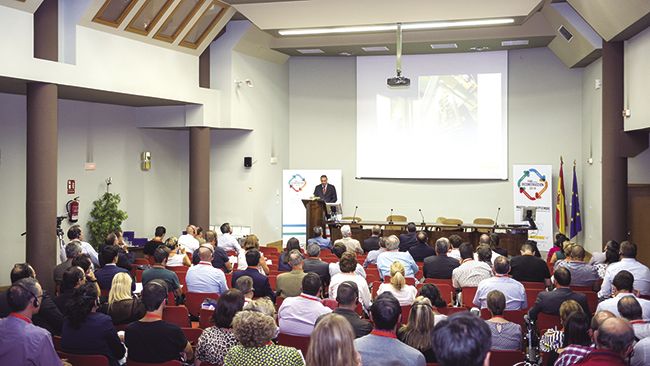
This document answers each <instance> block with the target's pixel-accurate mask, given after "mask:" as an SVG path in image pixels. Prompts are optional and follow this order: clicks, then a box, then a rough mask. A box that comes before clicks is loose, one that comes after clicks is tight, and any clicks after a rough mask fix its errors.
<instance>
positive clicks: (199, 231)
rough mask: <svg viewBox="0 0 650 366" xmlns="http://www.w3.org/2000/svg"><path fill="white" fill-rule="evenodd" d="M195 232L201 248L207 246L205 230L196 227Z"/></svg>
mask: <svg viewBox="0 0 650 366" xmlns="http://www.w3.org/2000/svg"><path fill="white" fill-rule="evenodd" d="M195 229H196V230H194V238H195V239H196V240H198V241H199V246H201V245H203V244H205V237H204V236H203V228H202V227H200V226H198V225H196V226H195Z"/></svg>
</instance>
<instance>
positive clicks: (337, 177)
mask: <svg viewBox="0 0 650 366" xmlns="http://www.w3.org/2000/svg"><path fill="white" fill-rule="evenodd" d="M323 174H325V175H327V181H328V183H329V184H332V185H333V186H334V187H335V188H336V195H337V198H338V202H343V187H342V184H341V171H340V170H322V169H320V170H308V169H288V170H283V171H282V243H283V245H284V244H286V243H287V240H288V239H289V238H291V237H296V238H298V240H300V243H306V242H307V236H311V228H309V229H308V228H306V227H305V218H306V216H305V215H306V213H305V206H304V205H303V204H302V200H303V199H309V198H310V197H312V196H313V194H314V187H316V186H317V185H320V176H321V175H323ZM348 207H349V206H348ZM343 215H344V216H352V212H345V211H344V212H343Z"/></svg>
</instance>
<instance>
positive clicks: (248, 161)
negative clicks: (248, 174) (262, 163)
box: [244, 156, 253, 168]
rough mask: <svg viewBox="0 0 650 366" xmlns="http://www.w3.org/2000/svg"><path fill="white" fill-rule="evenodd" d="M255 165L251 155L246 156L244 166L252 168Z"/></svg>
mask: <svg viewBox="0 0 650 366" xmlns="http://www.w3.org/2000/svg"><path fill="white" fill-rule="evenodd" d="M252 166H253V158H252V157H250V156H244V168H250V167H252Z"/></svg>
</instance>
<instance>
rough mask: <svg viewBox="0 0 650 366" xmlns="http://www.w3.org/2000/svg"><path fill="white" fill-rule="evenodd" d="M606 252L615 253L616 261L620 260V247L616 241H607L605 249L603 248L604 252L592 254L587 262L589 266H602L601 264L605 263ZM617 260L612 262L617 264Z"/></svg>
mask: <svg viewBox="0 0 650 366" xmlns="http://www.w3.org/2000/svg"><path fill="white" fill-rule="evenodd" d="M614 249H615V250H614ZM608 250H610V251H612V252H615V253H616V256H617V257H618V260H620V255H621V254H620V250H621V245H620V244H619V243H618V242H617V241H616V240H609V241H608V242H607V243H605V248H604V250H603V251H602V252H596V253H592V255H591V260H590V261H589V264H591V265H592V266H595V265H597V264H602V263H605V262H607V251H608ZM618 260H615V261H614V262H618Z"/></svg>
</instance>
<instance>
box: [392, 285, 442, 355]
mask: <svg viewBox="0 0 650 366" xmlns="http://www.w3.org/2000/svg"><path fill="white" fill-rule="evenodd" d="M444 319H447V316H446V315H440V314H436V313H435V312H434V310H433V306H431V301H430V300H429V299H427V298H426V297H424V296H418V297H417V298H416V299H415V301H414V302H413V306H412V307H411V313H410V314H409V318H408V323H406V325H402V327H401V328H399V330H398V331H397V338H398V339H399V340H400V341H402V343H404V344H406V345H409V346H411V347H413V348H415V349H417V350H418V351H420V352H422V354H423V355H424V358H425V359H426V361H427V363H433V362H437V360H436V355H435V353H434V352H433V349H432V348H431V347H432V343H431V340H432V339H433V328H434V327H435V325H436V323H437V322H439V321H441V320H444Z"/></svg>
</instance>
